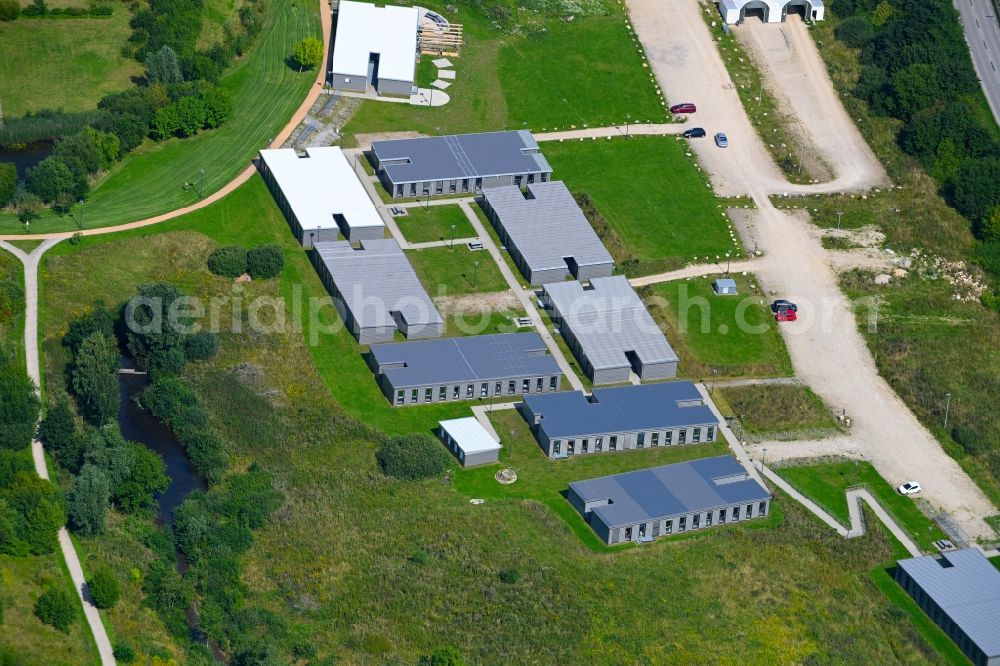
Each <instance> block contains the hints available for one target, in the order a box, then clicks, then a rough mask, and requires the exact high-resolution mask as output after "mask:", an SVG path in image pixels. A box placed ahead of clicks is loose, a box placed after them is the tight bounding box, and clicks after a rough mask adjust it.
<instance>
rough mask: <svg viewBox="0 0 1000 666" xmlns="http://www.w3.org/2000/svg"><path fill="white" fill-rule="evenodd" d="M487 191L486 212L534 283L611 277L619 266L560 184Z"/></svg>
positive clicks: (557, 182)
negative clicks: (524, 189) (616, 266)
mask: <svg viewBox="0 0 1000 666" xmlns="http://www.w3.org/2000/svg"><path fill="white" fill-rule="evenodd" d="M527 189H528V191H527V193H526V194H525V193H523V192H522V191H521V188H519V187H517V186H515V185H506V186H501V187H491V188H489V189H487V190H484V191H483V202H482V203H483V210H484V211H485V212H486V217H487V218H489V220H490V222H491V223H492V224H493V226H494V228H495V229H496V230H497V234H498V235H499V237H500V240H501V241H502V242H503V243H504V245H506V246H507V250H508V251H509V252H510V254H511V257H512V258H513V259H514V263H515V264H516V265H517V267H518V269H520V271H521V273H522V274H523V275H524V277H525V278H526V279H527V280H528V282H529V283H530V284H545V283H546V282H561V281H562V280H565V279H566V278H567V277H573V278H576V279H578V280H590V279H592V278H597V277H607V276H609V275H611V272H612V271H613V270H614V267H615V262H614V260H613V259H612V258H611V255H610V254H609V253H608V251H607V250H606V249H605V248H604V244H603V243H601V239H600V238H598V237H597V233H596V232H595V231H594V229H593V227H591V226H590V222H588V221H587V218H586V217H585V216H584V214H583V211H581V210H580V207H579V206H578V205H577V204H576V201H575V200H574V199H573V195H572V194H570V192H569V190H568V189H567V188H566V185H565V184H564V183H563V182H562V181H560V180H554V181H550V182H547V183H534V184H532V185H528V188H527Z"/></svg>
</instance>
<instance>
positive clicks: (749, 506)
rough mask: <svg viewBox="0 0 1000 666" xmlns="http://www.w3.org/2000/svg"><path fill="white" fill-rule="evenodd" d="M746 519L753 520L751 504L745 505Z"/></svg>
mask: <svg viewBox="0 0 1000 666" xmlns="http://www.w3.org/2000/svg"><path fill="white" fill-rule="evenodd" d="M747 518H753V504H747Z"/></svg>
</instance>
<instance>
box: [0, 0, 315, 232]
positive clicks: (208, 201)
mask: <svg viewBox="0 0 1000 666" xmlns="http://www.w3.org/2000/svg"><path fill="white" fill-rule="evenodd" d="M319 19H320V25H321V27H322V29H323V60H322V62H324V63H325V62H327V59H328V57H329V49H330V39H331V37H330V34H331V25H332V23H333V19H332V17H331V15H330V6H329V4H328V3H327V2H325V1H324V0H320V3H319ZM316 69H317V70H318V71H317V72H316V82H315V85H313V87H312V88H311V89H310V90H309V94H308V95H306V98H305V99H304V100H303V101H302V104H301V105H300V106H299V108H298V110H297V111H296V112H295V115H293V116H292V117H291V119H290V120H289V121H288V122H287V123H286V124H285V126H284V127H283V128H282V129H281V131H280V132H278V134H277V135H276V136H275V138H274V140H273V141H271V145H270V146H269V148H281V146H282V145H284V143H285V141H287V140H288V138H289V137H291V135H292V133H293V132H294V131H295V129H296V128H297V127H298V126H299V123H301V122H302V121H303V119H305V117H306V116H307V115H308V114H309V110H310V109H311V108H312V106H313V104H315V103H316V100H317V99H318V98H319V96H320V93H322V92H323V84H324V82H325V80H326V78H325V75H326V67H325V66H323V67H317V68H316ZM256 172H257V169H256V167H254V165H253V164H250V165H249V166H247V168H246V169H244V170H243V171H241V172H240V173H239V174H238V175H237V176H236V177H235V178H233V179H232V180H231V181H229V182H228V183H227V184H225V185H223V186H222V189H220V190H217V191H215V192H213V193H212V194H210V195H208V196H207V197H205V198H204V199H201V200H200V201H198V202H197V203H193V204H191V205H190V206H184V207H183V208H178V209H176V210H172V211H170V212H169V213H163V214H161V215H155V216H153V217H147V218H146V219H144V220H136V221H135V222H127V223H125V224H117V225H115V226H113V227H97V228H94V229H83V230H81V231H61V232H58V233H51V234H8V235H5V236H0V240H45V239H47V238H71V237H72V236H73V235H74V234H77V233H79V234H80V235H82V236H100V235H103V234H113V233H116V232H118V231H126V230H128V229H138V228H140V227H148V226H150V225H153V224H159V223H160V222H166V221H167V220H173V219H174V218H178V217H181V216H182V215H187V214H188V213H191V212H194V211H196V210H201V209H202V208H205V207H206V206H211V205H212V204H213V203H215V202H216V201H219V200H221V199H224V198H225V197H226V196H228V195H229V194H230V193H231V192H233V190H235V189H237V188H238V187H239V186H240V185H243V184H244V183H246V182H247V181H249V180H250V178H252V177H253V175H254V174H255V173H256Z"/></svg>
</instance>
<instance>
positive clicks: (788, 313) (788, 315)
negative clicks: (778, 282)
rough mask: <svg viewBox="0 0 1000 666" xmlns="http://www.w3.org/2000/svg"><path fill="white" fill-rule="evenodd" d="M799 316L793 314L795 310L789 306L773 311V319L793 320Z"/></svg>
mask: <svg viewBox="0 0 1000 666" xmlns="http://www.w3.org/2000/svg"><path fill="white" fill-rule="evenodd" d="M798 318H799V316H798V315H797V314H795V310H792V309H790V308H780V309H779V310H778V311H777V312H775V313H774V320H775V321H795V320H796V319H798Z"/></svg>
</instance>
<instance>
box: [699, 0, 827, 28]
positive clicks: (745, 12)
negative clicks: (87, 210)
mask: <svg viewBox="0 0 1000 666" xmlns="http://www.w3.org/2000/svg"><path fill="white" fill-rule="evenodd" d="M716 4H717V5H718V7H719V13H720V14H722V20H723V21H725V22H726V23H728V24H730V25H734V24H739V23H743V21H744V20H746V19H747V18H759V19H760V20H761V21H763V22H764V23H782V22H784V20H785V18H786V17H787V16H788V14H790V13H792V14H798V15H799V16H801V17H802V18H803V19H805V20H807V21H822V20H823V12H824V7H823V0H716Z"/></svg>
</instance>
